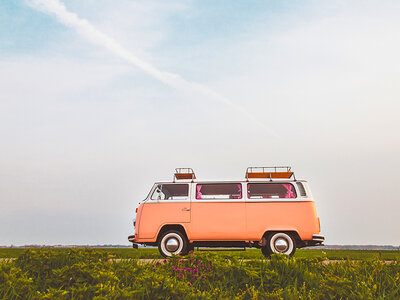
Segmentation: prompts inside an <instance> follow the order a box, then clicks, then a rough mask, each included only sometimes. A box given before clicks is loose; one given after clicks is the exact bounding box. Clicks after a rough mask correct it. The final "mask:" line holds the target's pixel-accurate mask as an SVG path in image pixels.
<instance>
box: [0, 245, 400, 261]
mask: <svg viewBox="0 0 400 300" xmlns="http://www.w3.org/2000/svg"><path fill="white" fill-rule="evenodd" d="M25 250H26V249H24V248H2V249H0V258H15V257H18V256H19V255H20V254H22V253H23V252H24V251H25ZM53 250H54V251H57V252H59V253H67V252H68V251H69V248H55V249H53ZM96 250H97V251H99V252H102V253H107V254H110V255H113V256H114V257H115V258H162V257H161V255H160V254H159V252H158V249H156V248H141V249H131V248H96ZM196 252H197V251H196ZM200 252H202V253H203V251H200ZM207 252H208V251H207ZM210 252H212V253H215V254H218V255H220V256H223V257H237V258H240V259H262V258H263V255H262V254H261V250H259V249H247V250H246V251H210ZM295 257H296V258H315V257H324V258H326V259H330V260H336V259H350V260H376V259H381V260H395V259H400V251H398V250H321V249H298V250H297V251H296V254H295Z"/></svg>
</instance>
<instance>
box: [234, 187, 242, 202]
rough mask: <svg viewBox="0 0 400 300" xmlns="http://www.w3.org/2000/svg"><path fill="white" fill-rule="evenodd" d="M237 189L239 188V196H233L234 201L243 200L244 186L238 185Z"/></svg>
mask: <svg viewBox="0 0 400 300" xmlns="http://www.w3.org/2000/svg"><path fill="white" fill-rule="evenodd" d="M237 187H238V193H239V196H232V199H241V198H242V185H241V184H238V185H237Z"/></svg>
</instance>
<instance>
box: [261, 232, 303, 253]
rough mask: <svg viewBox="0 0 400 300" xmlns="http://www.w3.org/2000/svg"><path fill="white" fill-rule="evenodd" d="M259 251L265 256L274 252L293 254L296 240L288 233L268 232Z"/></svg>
mask: <svg viewBox="0 0 400 300" xmlns="http://www.w3.org/2000/svg"><path fill="white" fill-rule="evenodd" d="M261 252H262V254H263V255H264V256H265V257H266V258H269V257H270V256H271V254H274V253H277V254H285V255H288V256H293V254H294V253H295V252H296V240H295V239H294V237H293V235H291V234H290V233H285V232H276V233H273V234H270V235H269V237H268V238H267V244H266V245H265V246H264V247H262V248H261Z"/></svg>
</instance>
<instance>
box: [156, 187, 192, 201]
mask: <svg viewBox="0 0 400 300" xmlns="http://www.w3.org/2000/svg"><path fill="white" fill-rule="evenodd" d="M188 194H189V185H188V184H159V185H157V187H156V189H155V190H154V192H153V194H152V195H151V199H152V200H185V199H187V197H188Z"/></svg>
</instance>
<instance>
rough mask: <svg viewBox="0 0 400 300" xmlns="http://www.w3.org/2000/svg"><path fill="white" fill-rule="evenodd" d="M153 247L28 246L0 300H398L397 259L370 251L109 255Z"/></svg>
mask: <svg viewBox="0 0 400 300" xmlns="http://www.w3.org/2000/svg"><path fill="white" fill-rule="evenodd" d="M7 250H8V251H6V252H3V253H4V254H7V255H8V256H10V255H11V254H16V253H17V251H14V252H12V251H10V249H7ZM12 250H14V249H12ZM17 250H18V251H20V250H19V249H17ZM156 251H157V250H156V249H141V250H139V251H134V250H132V249H100V250H99V249H96V250H94V249H33V250H26V251H25V252H23V253H22V254H20V255H19V256H18V258H17V259H15V260H2V261H1V262H0V299H400V261H399V260H394V261H393V262H391V263H387V262H385V261H383V260H380V259H379V252H376V251H375V252H370V251H355V252H354V251H336V250H335V251H332V253H329V256H330V257H331V258H334V259H337V258H344V257H346V258H347V257H348V258H362V259H359V260H344V261H343V262H341V263H332V264H326V263H325V262H324V260H325V259H326V257H325V254H324V253H323V252H322V251H321V250H306V249H305V250H302V251H299V252H298V254H297V256H296V257H293V258H288V257H286V256H283V255H273V256H272V257H271V258H270V259H251V260H241V259H239V258H240V255H243V254H248V255H249V256H250V255H252V256H253V257H255V258H261V256H259V253H258V252H257V251H254V250H251V251H246V252H226V253H222V252H203V251H198V252H195V253H192V254H190V255H189V256H187V257H186V259H182V258H181V257H173V258H169V259H165V260H159V261H157V262H153V263H146V264H142V263H138V261H137V260H135V259H132V260H122V261H119V262H116V261H115V260H113V258H115V257H125V258H126V257H132V256H133V255H132V253H133V254H134V255H136V257H139V256H140V255H141V256H142V257H154V258H159V256H158V254H156ZM381 252H383V251H381ZM365 253H366V254H365ZM338 254H339V255H338ZM392 255H393V254H392ZM249 256H248V257H249ZM365 258H366V259H365Z"/></svg>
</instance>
